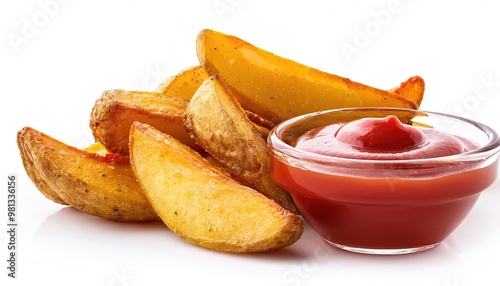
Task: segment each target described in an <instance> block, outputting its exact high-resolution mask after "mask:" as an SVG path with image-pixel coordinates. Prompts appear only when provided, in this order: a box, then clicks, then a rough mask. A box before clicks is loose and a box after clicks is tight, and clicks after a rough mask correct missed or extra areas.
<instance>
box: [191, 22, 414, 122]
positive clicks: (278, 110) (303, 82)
mask: <svg viewBox="0 0 500 286" xmlns="http://www.w3.org/2000/svg"><path fill="white" fill-rule="evenodd" d="M196 44H197V54H198V59H199V61H200V64H201V66H202V67H203V68H204V69H205V70H206V71H207V72H208V73H209V74H210V75H213V76H217V78H218V79H219V80H220V82H221V83H222V84H223V85H224V87H225V88H226V89H227V90H229V91H230V92H231V94H232V95H233V96H235V97H236V99H237V100H238V102H240V104H241V105H242V107H243V108H244V109H246V110H249V111H252V112H255V113H257V114H259V115H260V116H262V117H264V118H266V119H268V120H270V121H272V122H273V123H275V124H278V123H279V122H281V121H283V120H286V119H289V118H291V117H294V116H298V115H302V114H305V113H310V112H315V111H319V110H325V109H333V108H341V107H363V106H382V107H402V108H412V109H416V108H418V105H417V103H415V102H413V101H411V100H409V99H407V98H404V97H402V96H399V95H398V94H395V93H393V92H389V91H386V90H381V89H377V88H374V87H370V86H367V85H364V84H361V83H357V82H354V81H351V80H349V79H347V78H344V77H340V76H338V75H334V74H329V73H326V72H322V71H319V70H317V69H314V68H311V67H307V66H305V65H302V64H300V63H297V62H295V61H292V60H289V59H285V58H282V57H279V56H277V55H275V54H272V53H270V52H267V51H265V50H262V49H260V48H258V47H256V46H254V45H252V44H250V43H248V42H245V41H243V40H242V39H239V38H237V37H234V36H230V35H226V34H223V33H220V32H216V31H213V30H203V31H201V32H200V33H199V35H198V37H197V40H196Z"/></svg>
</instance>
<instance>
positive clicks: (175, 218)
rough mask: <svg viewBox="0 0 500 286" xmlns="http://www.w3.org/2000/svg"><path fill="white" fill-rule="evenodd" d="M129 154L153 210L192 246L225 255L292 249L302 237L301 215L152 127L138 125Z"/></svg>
mask: <svg viewBox="0 0 500 286" xmlns="http://www.w3.org/2000/svg"><path fill="white" fill-rule="evenodd" d="M130 155H131V165H132V169H133V170H134V173H135V174H136V176H137V178H138V180H139V183H140V185H141V187H142V189H143V191H144V193H145V194H146V196H147V197H148V199H149V201H150V202H151V204H152V206H153V208H154V209H155V210H156V212H157V213H158V215H159V216H160V218H161V219H162V220H163V222H164V223H165V224H166V225H167V226H168V227H169V228H170V229H171V230H172V231H173V232H174V233H176V234H177V235H178V236H179V237H182V238H184V239H185V240H186V241H188V242H190V243H192V244H195V245H198V246H202V247H205V248H209V249H213V250H217V251H225V252H265V251H271V250H274V249H278V248H281V247H285V246H288V245H291V244H292V243H294V242H295V241H297V240H298V239H299V238H300V236H301V235H302V232H303V224H302V221H301V220H300V218H299V217H298V216H296V215H295V214H293V213H291V212H289V211H287V210H286V209H284V208H283V207H281V206H280V205H279V204H277V203H276V202H274V201H272V200H270V199H268V198H267V197H265V196H264V195H262V194H260V193H259V192H257V191H255V190H253V189H251V188H249V187H246V186H243V185H241V184H240V183H238V182H236V181H235V180H233V179H231V178H229V177H227V176H225V175H224V174H222V173H221V172H220V171H219V170H218V169H217V168H215V167H213V166H212V165H211V164H210V163H208V162H207V161H206V160H205V159H204V158H203V157H201V156H200V154H198V153H197V152H194V151H193V150H192V149H190V148H189V147H187V146H186V145H184V144H182V143H181V142H179V141H178V140H177V139H175V138H174V137H172V136H170V135H168V134H164V133H161V132H159V131H158V130H156V129H154V128H153V127H151V126H150V125H147V124H142V123H138V122H136V123H134V125H133V126H132V129H131V131H130Z"/></svg>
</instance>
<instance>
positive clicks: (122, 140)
mask: <svg viewBox="0 0 500 286" xmlns="http://www.w3.org/2000/svg"><path fill="white" fill-rule="evenodd" d="M188 103H189V101H188V100H187V99H185V98H177V97H163V96H160V95H159V94H158V93H154V92H146V91H125V90H120V89H117V90H107V91H105V92H104V93H103V94H102V95H101V97H100V98H99V99H97V100H96V102H95V104H94V106H93V108H92V112H91V115H90V128H91V129H92V134H93V135H94V138H95V139H96V141H98V142H101V143H102V144H103V145H104V146H105V147H106V149H107V150H109V151H110V152H111V153H117V154H123V155H128V152H129V150H128V141H129V132H130V127H131V126H132V123H133V122H134V121H139V122H144V123H148V124H150V125H152V126H154V127H155V128H157V129H159V130H160V131H162V132H165V133H168V134H170V135H172V136H174V137H176V138H177V139H179V140H181V141H182V142H183V143H185V144H187V145H188V146H189V147H191V148H193V149H195V150H197V151H202V149H201V148H200V147H199V146H198V145H196V143H195V142H194V141H193V139H191V137H190V136H189V134H188V133H187V132H186V130H185V129H184V125H183V118H184V112H185V110H186V107H187V105H188Z"/></svg>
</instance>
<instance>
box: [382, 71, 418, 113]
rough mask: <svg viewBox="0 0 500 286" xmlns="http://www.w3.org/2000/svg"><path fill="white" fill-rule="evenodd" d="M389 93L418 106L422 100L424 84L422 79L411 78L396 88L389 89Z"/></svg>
mask: <svg viewBox="0 0 500 286" xmlns="http://www.w3.org/2000/svg"><path fill="white" fill-rule="evenodd" d="M389 91H390V92H394V93H396V94H399V95H400V96H402V97H404V98H407V99H409V100H411V101H413V102H415V103H416V104H417V105H418V106H420V104H421V103H422V100H423V99H424V91H425V82H424V79H423V78H421V77H419V76H412V77H410V78H409V79H407V80H406V81H404V82H402V83H401V84H400V85H399V86H398V87H395V88H391V89H389Z"/></svg>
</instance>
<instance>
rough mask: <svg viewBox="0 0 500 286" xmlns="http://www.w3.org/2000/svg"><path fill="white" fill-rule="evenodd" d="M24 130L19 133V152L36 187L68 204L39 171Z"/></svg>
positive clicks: (49, 197) (50, 197)
mask: <svg viewBox="0 0 500 286" xmlns="http://www.w3.org/2000/svg"><path fill="white" fill-rule="evenodd" d="M23 134H24V132H22V131H20V132H18V133H17V147H18V148H19V153H20V155H21V161H22V162H23V166H24V169H25V170H26V174H27V175H28V177H29V178H30V180H31V181H32V182H33V184H34V185H35V187H36V188H37V189H38V190H39V191H40V193H42V194H43V195H44V196H45V197H46V198H47V199H49V200H51V201H53V202H55V203H58V204H61V205H67V203H66V202H65V201H64V200H63V199H62V198H61V197H60V196H59V194H57V192H56V191H55V190H54V189H53V188H52V187H51V186H49V184H47V182H46V181H45V178H44V177H43V175H42V174H41V173H40V171H38V169H37V167H36V166H35V163H34V162H33V158H32V154H31V152H30V151H31V150H30V149H29V147H28V146H27V144H26V142H25V138H24V135H23Z"/></svg>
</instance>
